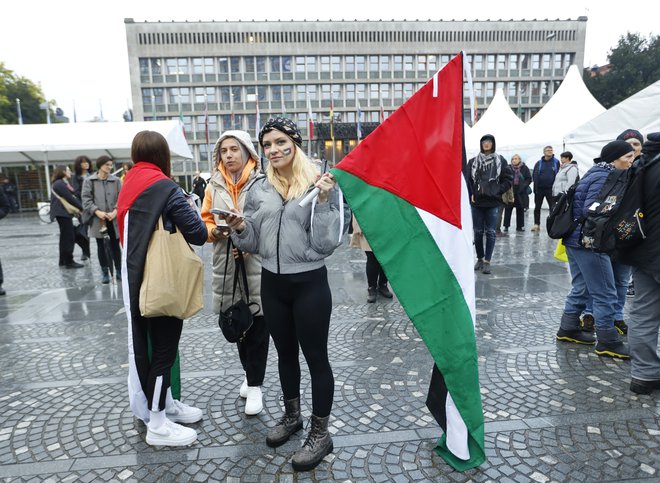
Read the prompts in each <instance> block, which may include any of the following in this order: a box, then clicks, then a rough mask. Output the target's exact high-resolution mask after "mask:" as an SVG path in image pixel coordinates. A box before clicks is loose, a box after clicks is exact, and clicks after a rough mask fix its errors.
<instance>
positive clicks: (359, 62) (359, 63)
mask: <svg viewBox="0 0 660 483" xmlns="http://www.w3.org/2000/svg"><path fill="white" fill-rule="evenodd" d="M355 70H356V71H357V72H366V71H367V65H366V58H365V57H364V55H356V56H355Z"/></svg>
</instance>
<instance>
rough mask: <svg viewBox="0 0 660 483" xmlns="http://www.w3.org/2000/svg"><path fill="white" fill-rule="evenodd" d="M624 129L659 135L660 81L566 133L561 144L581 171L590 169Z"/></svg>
mask: <svg viewBox="0 0 660 483" xmlns="http://www.w3.org/2000/svg"><path fill="white" fill-rule="evenodd" d="M626 129H636V130H638V131H640V132H641V133H642V134H643V135H644V136H646V135H647V134H648V133H651V132H656V131H660V80H658V81H656V82H655V83H654V84H651V85H650V86H648V87H647V88H645V89H642V90H641V91H639V92H638V93H636V94H633V95H632V96H630V97H629V98H628V99H625V100H623V101H621V102H619V103H618V104H617V105H616V106H613V107H611V108H610V109H608V110H607V111H605V112H604V113H602V114H600V115H599V116H597V117H595V118H593V119H591V120H590V121H588V122H586V123H584V124H582V125H581V126H579V127H577V128H576V129H574V130H572V131H571V132H568V133H567V134H566V135H565V136H564V143H565V146H566V149H567V150H568V151H570V152H572V153H573V156H574V158H575V159H577V160H578V163H579V164H580V165H581V166H580V167H581V170H583V171H584V170H587V169H589V167H591V166H592V165H593V158H595V157H598V155H599V154H600V150H601V148H602V147H603V146H604V145H605V144H607V143H608V142H610V141H612V140H613V139H616V137H617V136H618V135H619V134H621V133H622V132H623V131H625V130H626Z"/></svg>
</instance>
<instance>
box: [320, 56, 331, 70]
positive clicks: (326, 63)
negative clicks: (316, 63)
mask: <svg viewBox="0 0 660 483" xmlns="http://www.w3.org/2000/svg"><path fill="white" fill-rule="evenodd" d="M321 72H330V57H329V56H327V55H322V56H321Z"/></svg>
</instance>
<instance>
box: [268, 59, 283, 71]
mask: <svg viewBox="0 0 660 483" xmlns="http://www.w3.org/2000/svg"><path fill="white" fill-rule="evenodd" d="M281 70H282V66H281V64H280V56H279V55H273V56H271V58H270V71H271V72H281Z"/></svg>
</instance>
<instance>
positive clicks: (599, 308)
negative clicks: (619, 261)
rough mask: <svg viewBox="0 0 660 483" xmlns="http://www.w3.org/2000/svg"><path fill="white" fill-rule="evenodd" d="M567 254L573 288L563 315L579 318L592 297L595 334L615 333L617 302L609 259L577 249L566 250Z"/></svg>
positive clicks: (583, 249)
mask: <svg viewBox="0 0 660 483" xmlns="http://www.w3.org/2000/svg"><path fill="white" fill-rule="evenodd" d="M566 254H567V255H568V264H569V268H570V270H571V277H572V286H571V291H570V293H569V294H568V295H567V296H566V303H565V305H564V312H565V313H566V314H567V315H573V316H575V317H579V315H580V314H581V313H582V311H583V310H584V309H586V308H587V306H588V305H589V298H590V297H591V301H592V306H593V316H594V319H595V321H596V330H604V331H611V330H614V317H615V315H616V310H617V304H618V300H617V288H616V285H615V281H614V270H613V269H612V261H611V260H610V257H608V256H607V255H606V254H604V253H597V252H594V251H591V250H587V249H585V248H576V247H566Z"/></svg>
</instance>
